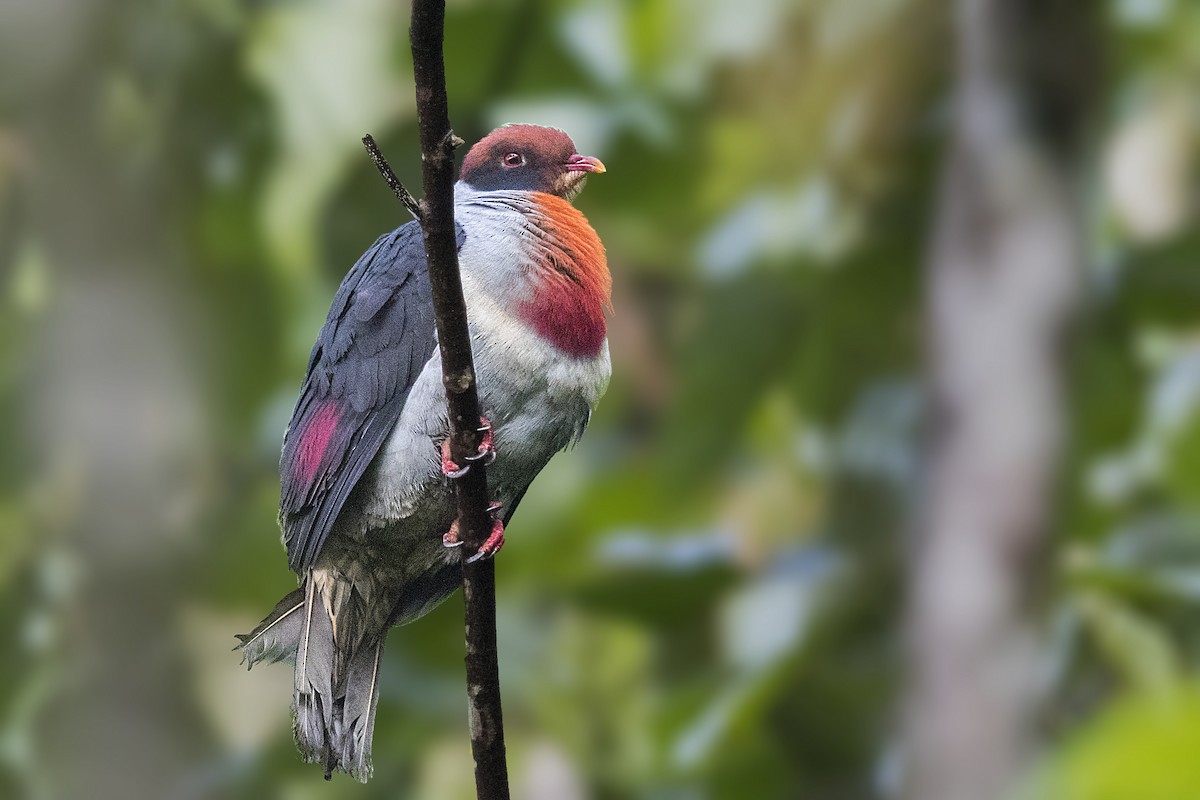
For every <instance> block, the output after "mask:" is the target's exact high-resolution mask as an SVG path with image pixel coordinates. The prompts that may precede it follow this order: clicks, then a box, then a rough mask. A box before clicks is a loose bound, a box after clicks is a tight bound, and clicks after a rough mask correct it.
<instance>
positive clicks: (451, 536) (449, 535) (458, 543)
mask: <svg viewBox="0 0 1200 800" xmlns="http://www.w3.org/2000/svg"><path fill="white" fill-rule="evenodd" d="M462 546H463V542H462V539H459V538H458V520H454V522H451V523H450V530H448V531H446V532H445V533H443V534H442V547H445V548H451V547H462Z"/></svg>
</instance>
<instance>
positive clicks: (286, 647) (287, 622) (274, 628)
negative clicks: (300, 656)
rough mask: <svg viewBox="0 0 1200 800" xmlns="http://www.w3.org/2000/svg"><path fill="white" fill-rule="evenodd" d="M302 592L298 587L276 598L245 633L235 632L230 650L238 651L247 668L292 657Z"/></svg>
mask: <svg viewBox="0 0 1200 800" xmlns="http://www.w3.org/2000/svg"><path fill="white" fill-rule="evenodd" d="M303 608H304V592H303V591H301V590H300V589H297V590H296V591H294V592H292V593H290V594H288V595H287V596H286V597H284V598H283V599H282V600H280V601H279V602H278V603H277V604H276V605H275V608H274V609H273V610H272V611H271V613H270V614H267V618H266V619H264V620H263V621H262V622H260V623H258V627H257V628H255V629H254V630H252V631H250V632H249V633H244V634H238V637H237V638H238V639H239V640H240V641H241V644H239V645H238V646H237V647H235V648H233V649H234V650H241V651H242V663H243V664H245V665H246V669H250V668H251V667H253V666H254V665H255V664H257V663H258V662H260V661H262V662H265V663H267V664H274V663H276V662H277V661H286V662H288V663H289V664H291V663H295V661H296V648H297V647H298V646H299V644H300V621H301V620H302V619H303V618H304V615H303V614H302V613H301V611H302V610H303Z"/></svg>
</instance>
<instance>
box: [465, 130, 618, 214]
mask: <svg viewBox="0 0 1200 800" xmlns="http://www.w3.org/2000/svg"><path fill="white" fill-rule="evenodd" d="M593 172H604V165H603V164H601V163H600V159H598V158H592V157H591V156H581V155H579V153H577V152H575V143H574V142H572V141H571V137H570V136H567V135H566V134H565V133H563V132H562V131H560V130H557V129H555V128H543V127H541V126H539V125H505V126H504V127H502V128H497V129H496V130H494V131H492V132H491V133H489V134H488V135H487V136H485V137H483V138H482V139H480V140H479V141H478V142H477V143H476V144H475V146H474V147H472V148H471V151H470V152H469V153H467V157H466V158H465V159H463V164H462V174H461V179H462V182H463V183H466V184H468V185H470V186H471V187H473V188H475V189H478V190H479V191H485V192H487V191H501V190H505V189H508V190H517V191H529V192H546V193H547V194H553V195H557V196H559V197H562V198H565V199H567V200H571V199H573V198H574V197H575V195H577V194H579V190H580V189H582V188H583V182H584V180H585V179H586V178H587V176H588V175H589V174H591V173H593Z"/></svg>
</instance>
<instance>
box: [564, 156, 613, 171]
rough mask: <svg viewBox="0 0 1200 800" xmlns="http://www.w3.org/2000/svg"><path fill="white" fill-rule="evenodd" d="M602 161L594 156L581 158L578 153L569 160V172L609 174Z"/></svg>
mask: <svg viewBox="0 0 1200 800" xmlns="http://www.w3.org/2000/svg"><path fill="white" fill-rule="evenodd" d="M607 171H608V170H606V169H605V168H604V164H603V163H601V161H600V159H598V158H593V157H592V156H581V155H579V154H578V153H576V154H575V155H573V156H571V157H570V158H568V159H567V172H595V173H601V172H607Z"/></svg>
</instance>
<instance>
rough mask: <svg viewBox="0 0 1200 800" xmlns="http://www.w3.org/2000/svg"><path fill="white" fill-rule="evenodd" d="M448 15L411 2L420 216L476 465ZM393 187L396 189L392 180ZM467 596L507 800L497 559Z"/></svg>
mask: <svg viewBox="0 0 1200 800" xmlns="http://www.w3.org/2000/svg"><path fill="white" fill-rule="evenodd" d="M445 16H446V4H445V0H414V1H413V4H412V24H411V27H410V29H409V37H410V39H411V42H412V52H413V77H414V79H415V81H416V90H417V122H418V127H419V130H420V137H421V160H422V165H423V169H422V176H423V184H424V192H425V197H424V199H423V200H422V201H421V202H420V204H419V206H418V210H417V212H416V215H417V218H418V219H419V220H421V226H422V230H423V231H424V237H425V252H426V254H427V255H428V257H429V282H430V285H431V286H432V289H433V308H434V314H435V315H436V318H437V330H438V347H439V350H440V352H441V358H442V382H443V384H444V386H445V388H446V398H447V401H448V412H449V419H450V454H451V457H452V458H453V459H454V460H455V461H456V462H457V463H459V464H467V463H470V462H468V460H467V458H468V456H471V455H473V454H475V453H477V452H478V449H479V445H480V431H479V427H480V426H479V418H480V406H479V395H478V392H477V390H476V386H475V364H474V358H473V356H472V353H471V338H470V332H469V330H468V328H467V310H466V304H465V302H464V300H463V290H462V278H461V276H460V274H459V268H458V237H457V235H456V233H457V232H456V228H455V224H454V178H455V175H454V149H455V147H457V146H458V145H459V144H462V140H461V139H459V138H458V137H457V136H455V135H454V132H453V131H452V130H451V129H450V113H449V105H448V101H447V98H446V73H445V64H444V61H443V55H442V41H443V36H444V30H445ZM377 163H378V161H377ZM384 163H386V162H384ZM384 177H385V178H386V177H387V176H386V174H385V176H384ZM396 184H397V185H398V184H399V181H396ZM389 185H392V184H391V181H389ZM393 191H395V187H393ZM398 196H399V195H398ZM403 199H404V198H403V197H401V200H403ZM405 205H408V203H407V202H406V203H405ZM409 210H410V211H411V210H412V209H411V207H410V209H409ZM456 485H457V488H458V524H459V528H458V530H459V535H460V536H461V537H462V539H463V547H462V548H460V552H461V553H463V554H464V555H465V554H471V553H475V552H476V551H478V550H479V548H480V547H481V546H482V545H483V542H484V541H485V540H486V539H487V536H488V534H489V533H490V532H491V517H490V515H489V514H488V511H487V508H488V501H489V497H488V488H487V475H486V471H485V469H484V466H483V464H482V463H481V462H475V463H474V465H473V466H472V467H471V468H470V469H469V470H468V471H467V473H466V474H465V475H464V476H463V477H461V478H459V479H457V481H456ZM463 597H464V603H465V617H466V619H465V622H466V672H467V697H468V703H469V718H470V728H471V754H472V755H473V756H474V758H475V791H476V795H477V796H478V798H479V800H508V797H509V792H508V767H507V765H506V763H505V749H504V719H503V714H502V711H501V705H500V670H499V665H498V663H497V650H496V573H495V565H494V564H493V562H492V560H491V559H483V560H480V561H477V562H475V563H474V564H468V563H466V559H465V558H464V559H463Z"/></svg>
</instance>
